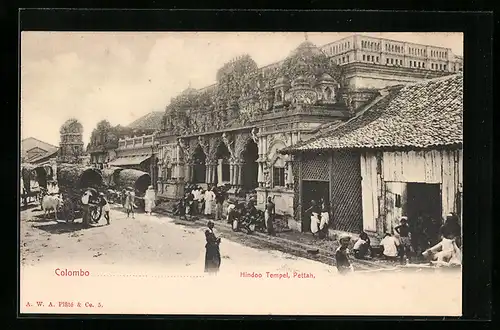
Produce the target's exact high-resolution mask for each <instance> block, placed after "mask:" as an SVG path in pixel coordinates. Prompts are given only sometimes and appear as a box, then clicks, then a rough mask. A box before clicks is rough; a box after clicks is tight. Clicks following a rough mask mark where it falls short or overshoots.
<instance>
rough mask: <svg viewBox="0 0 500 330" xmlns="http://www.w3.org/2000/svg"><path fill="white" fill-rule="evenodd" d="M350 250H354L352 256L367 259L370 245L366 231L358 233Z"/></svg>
mask: <svg viewBox="0 0 500 330" xmlns="http://www.w3.org/2000/svg"><path fill="white" fill-rule="evenodd" d="M352 250H353V251H354V258H356V259H367V258H369V257H370V252H371V246H370V238H369V237H368V234H367V233H365V232H362V233H361V234H359V238H358V240H357V241H356V243H354V246H353V248H352Z"/></svg>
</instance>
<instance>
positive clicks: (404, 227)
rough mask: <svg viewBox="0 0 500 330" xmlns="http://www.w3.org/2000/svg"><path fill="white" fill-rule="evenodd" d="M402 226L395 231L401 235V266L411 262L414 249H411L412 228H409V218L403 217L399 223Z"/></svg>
mask: <svg viewBox="0 0 500 330" xmlns="http://www.w3.org/2000/svg"><path fill="white" fill-rule="evenodd" d="M399 222H400V225H399V226H396V227H395V228H394V231H395V232H396V233H398V235H399V243H400V244H399V255H400V258H401V264H404V263H405V260H406V262H409V261H410V257H411V253H412V248H411V233H410V227H409V226H408V218H407V217H401V220H400V221H399Z"/></svg>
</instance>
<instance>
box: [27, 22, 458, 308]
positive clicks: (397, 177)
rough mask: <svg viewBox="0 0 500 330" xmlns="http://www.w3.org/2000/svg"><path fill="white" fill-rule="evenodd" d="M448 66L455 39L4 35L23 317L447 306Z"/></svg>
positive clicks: (453, 216)
mask: <svg viewBox="0 0 500 330" xmlns="http://www.w3.org/2000/svg"><path fill="white" fill-rule="evenodd" d="M462 69H463V35H462V34H461V33H441V32H439V33H438V32H432V33H431V32H429V33H414V32H405V33H402V32H398V33H389V32H387V33H373V32H369V33H368V32H367V33H346V32H342V33H331V32H328V33H327V32H323V33H320V32H304V33H295V32H293V33H292V32H48V31H47V32H22V35H21V135H22V136H21V150H20V152H21V160H20V161H21V162H20V164H21V165H20V169H19V181H20V188H19V189H20V190H19V191H20V195H19V196H20V198H19V203H20V232H19V237H20V240H19V244H20V260H19V262H20V312H21V313H22V314H148V315H151V314H158V315H183V314H184V315H185V314H190V315H192V314H201V315H242V314H244V315H294V316H300V315H321V316H329V315H343V316H351V315H372V316H373V315H384V316H387V315H390V316H460V315H462V269H461V265H462V249H463V246H462V229H461V228H462V194H463V188H462V186H463V170H462V164H463V147H462V145H463V75H462ZM465 248H467V247H465Z"/></svg>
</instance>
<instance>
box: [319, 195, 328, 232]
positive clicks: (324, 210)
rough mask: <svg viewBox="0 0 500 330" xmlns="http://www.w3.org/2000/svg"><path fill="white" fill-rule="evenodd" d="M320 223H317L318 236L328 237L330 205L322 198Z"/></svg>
mask: <svg viewBox="0 0 500 330" xmlns="http://www.w3.org/2000/svg"><path fill="white" fill-rule="evenodd" d="M320 217H321V219H320V223H319V237H320V238H326V237H328V226H329V224H330V207H329V206H328V203H327V202H326V201H325V200H324V199H323V200H322V202H321V215H320Z"/></svg>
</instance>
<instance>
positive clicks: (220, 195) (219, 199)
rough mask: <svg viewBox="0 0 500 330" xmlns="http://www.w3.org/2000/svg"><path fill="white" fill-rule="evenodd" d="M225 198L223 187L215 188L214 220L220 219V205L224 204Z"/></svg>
mask: <svg viewBox="0 0 500 330" xmlns="http://www.w3.org/2000/svg"><path fill="white" fill-rule="evenodd" d="M225 200H226V196H225V192H224V191H223V188H219V189H216V190H215V220H221V219H222V207H223V205H224V201H225Z"/></svg>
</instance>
